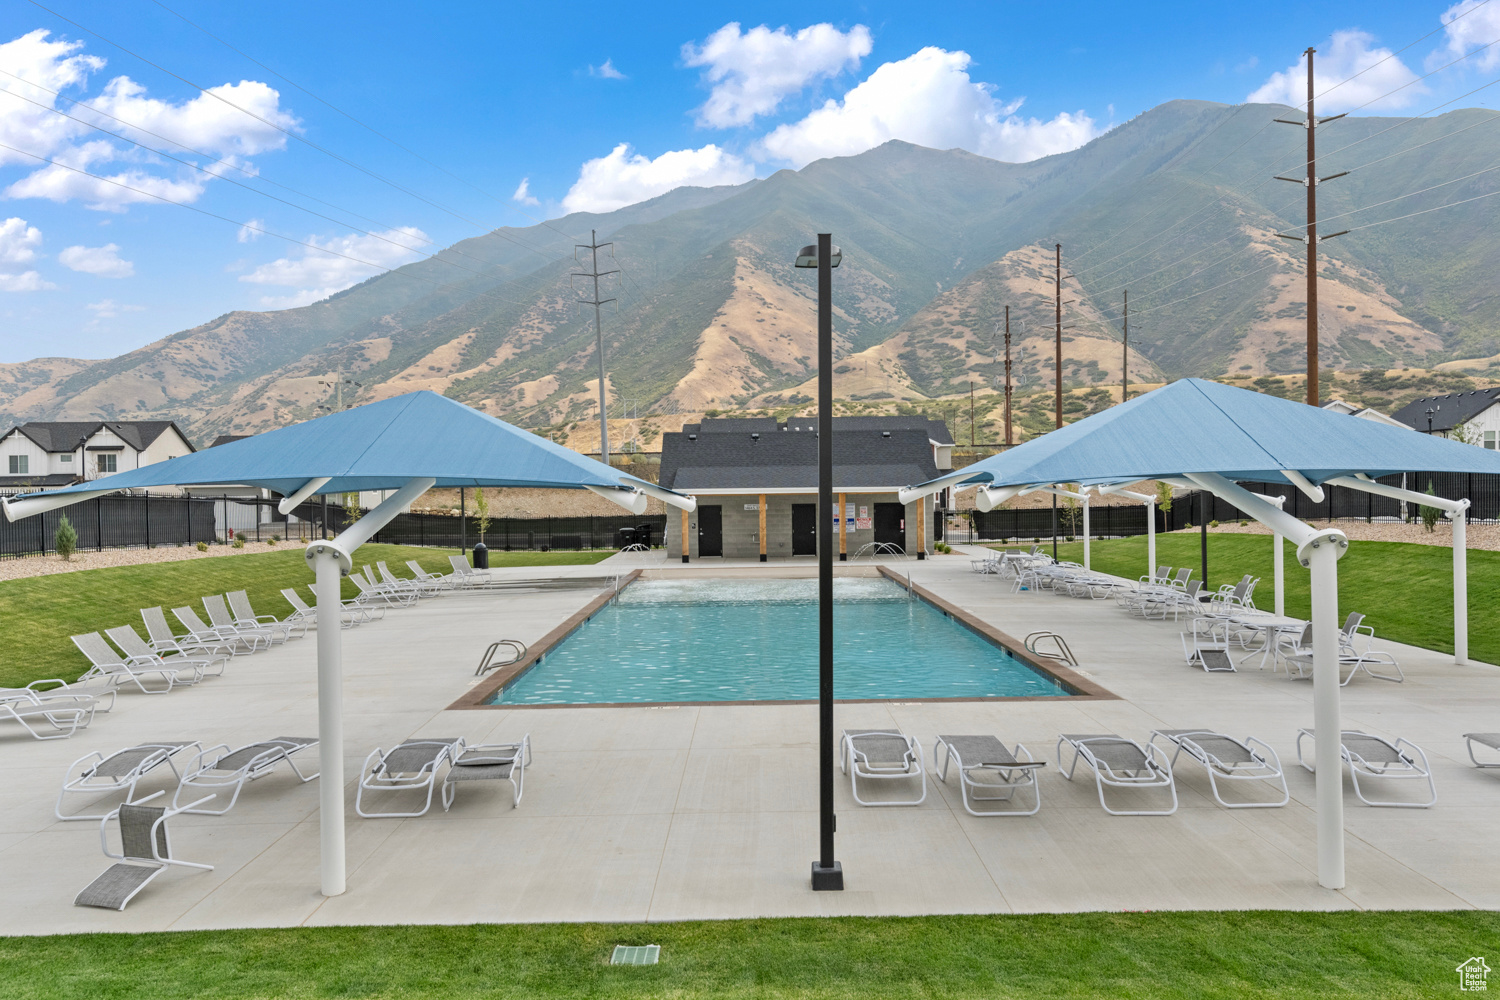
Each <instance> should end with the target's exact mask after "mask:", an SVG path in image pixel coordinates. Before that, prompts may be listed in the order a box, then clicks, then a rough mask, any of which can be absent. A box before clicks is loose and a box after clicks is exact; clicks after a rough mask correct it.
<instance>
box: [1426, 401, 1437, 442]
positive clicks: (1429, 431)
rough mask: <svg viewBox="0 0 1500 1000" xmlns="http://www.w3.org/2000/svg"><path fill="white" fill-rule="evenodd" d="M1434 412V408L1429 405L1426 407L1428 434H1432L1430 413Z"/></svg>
mask: <svg viewBox="0 0 1500 1000" xmlns="http://www.w3.org/2000/svg"><path fill="white" fill-rule="evenodd" d="M1436 412H1437V410H1434V409H1433V408H1432V407H1430V406H1429V407H1428V408H1427V433H1428V435H1429V436H1430V435H1431V434H1432V415H1433V414H1434V413H1436Z"/></svg>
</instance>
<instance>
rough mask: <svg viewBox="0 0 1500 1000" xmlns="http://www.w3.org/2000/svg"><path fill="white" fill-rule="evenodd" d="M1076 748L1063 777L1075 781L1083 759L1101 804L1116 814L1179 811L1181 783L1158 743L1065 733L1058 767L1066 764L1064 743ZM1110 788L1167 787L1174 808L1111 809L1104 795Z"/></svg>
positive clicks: (1112, 736)
mask: <svg viewBox="0 0 1500 1000" xmlns="http://www.w3.org/2000/svg"><path fill="white" fill-rule="evenodd" d="M1065 743H1066V744H1067V745H1068V746H1069V747H1071V748H1072V749H1073V760H1072V761H1071V763H1069V765H1068V769H1067V770H1066V771H1065V772H1063V777H1064V778H1067V779H1068V780H1069V781H1072V780H1073V771H1074V770H1075V769H1076V768H1077V767H1078V762H1079V761H1080V760H1082V761H1083V762H1084V763H1085V764H1087V765H1088V766H1089V768H1090V769H1091V770H1092V771H1093V772H1094V783H1095V785H1097V786H1098V789H1099V804H1100V805H1101V806H1103V807H1104V811H1105V812H1107V813H1109V814H1110V815H1112V816H1170V815H1172V813H1174V812H1176V811H1177V783H1176V780H1175V779H1174V778H1173V777H1172V762H1171V761H1169V760H1168V759H1167V754H1166V751H1165V750H1163V749H1162V748H1161V747H1159V746H1157V745H1156V744H1154V743H1148V744H1146V746H1144V747H1142V746H1141V745H1140V744H1139V743H1137V742H1136V741H1135V740H1127V739H1126V738H1125V737H1123V736H1117V735H1115V734H1114V733H1064V734H1063V735H1061V736H1059V737H1058V738H1057V766H1058V769H1059V770H1061V769H1062V766H1063V744H1065ZM1106 787H1110V788H1135V789H1143V788H1165V789H1166V790H1168V791H1169V792H1171V793H1172V808H1170V809H1111V808H1110V807H1109V802H1108V801H1106V799H1105V797H1104V789H1105V788H1106Z"/></svg>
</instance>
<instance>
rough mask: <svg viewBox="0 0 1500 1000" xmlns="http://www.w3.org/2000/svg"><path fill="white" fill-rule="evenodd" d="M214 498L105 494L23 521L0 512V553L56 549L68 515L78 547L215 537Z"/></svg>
mask: <svg viewBox="0 0 1500 1000" xmlns="http://www.w3.org/2000/svg"><path fill="white" fill-rule="evenodd" d="M216 503H218V501H216V500H199V499H187V498H183V497H153V496H106V497H95V498H94V499H93V500H84V501H83V502H81V503H76V504H73V505H71V506H68V507H63V508H60V509H58V510H52V511H48V512H46V513H45V514H33V515H32V516H31V517H26V518H22V519H21V520H19V521H14V522H12V521H7V520H5V519H3V518H0V556H21V555H37V554H41V553H44V552H55V551H57V543H56V536H57V526H58V524H59V523H61V521H62V519H63V518H64V517H66V518H67V519H68V523H69V524H71V525H72V526H73V530H74V531H76V532H77V533H78V541H77V542H76V543H75V545H76V548H78V549H79V550H80V551H81V550H85V549H107V548H120V547H123V546H137V545H143V546H146V547H148V548H149V547H153V546H164V545H191V544H194V543H196V542H211V541H214V536H215V528H214V505H215V504H216Z"/></svg>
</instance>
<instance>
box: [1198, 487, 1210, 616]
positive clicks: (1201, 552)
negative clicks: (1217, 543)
mask: <svg viewBox="0 0 1500 1000" xmlns="http://www.w3.org/2000/svg"><path fill="white" fill-rule="evenodd" d="M1210 502H1211V501H1210V500H1209V498H1208V490H1201V491H1199V493H1198V520H1199V521H1200V522H1201V523H1200V524H1199V525H1198V559H1199V566H1200V568H1201V570H1202V576H1203V592H1204V593H1205V594H1207V593H1210V591H1209V589H1208V514H1209V506H1208V505H1209V503H1210Z"/></svg>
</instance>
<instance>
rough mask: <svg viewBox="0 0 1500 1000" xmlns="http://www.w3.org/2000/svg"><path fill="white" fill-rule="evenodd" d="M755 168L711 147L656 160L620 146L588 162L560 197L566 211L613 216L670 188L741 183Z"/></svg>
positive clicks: (680, 152) (661, 156) (666, 155)
mask: <svg viewBox="0 0 1500 1000" xmlns="http://www.w3.org/2000/svg"><path fill="white" fill-rule="evenodd" d="M754 177H755V168H754V167H753V166H751V165H750V164H749V163H747V162H745V161H744V160H742V159H740V158H739V157H738V156H735V155H734V154H733V153H727V152H725V151H724V150H722V149H720V148H719V147H718V146H715V145H713V144H712V143H710V144H709V145H707V146H704V147H703V148H702V149H678V150H673V151H672V152H669V153H663V154H661V155H660V156H658V157H657V158H656V159H654V160H650V159H647V158H646V157H644V156H642V155H641V154H639V153H636V154H635V155H634V156H632V155H631V154H630V144H629V143H626V142H622V143H620V144H619V145H618V146H616V147H615V148H614V149H612V150H611V151H610V153H609V155H608V156H601V157H599V158H598V159H596V160H589V161H588V162H587V163H585V164H584V165H583V166H582V167H581V168H579V171H578V180H577V181H575V182H574V183H573V186H572V187H571V188H569V189H568V193H567V195H566V196H565V197H564V198H563V203H562V205H563V211H565V212H613V211H614V210H615V209H617V208H624V207H625V206H626V205H634V204H635V203H636V202H640V201H646V200H647V199H649V198H655V197H656V196H657V195H659V194H666V193H667V192H668V191H671V190H672V189H673V188H679V187H685V186H697V187H716V186H718V185H720V184H743V183H744V182H745V181H748V180H751V179H753V178H754Z"/></svg>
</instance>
